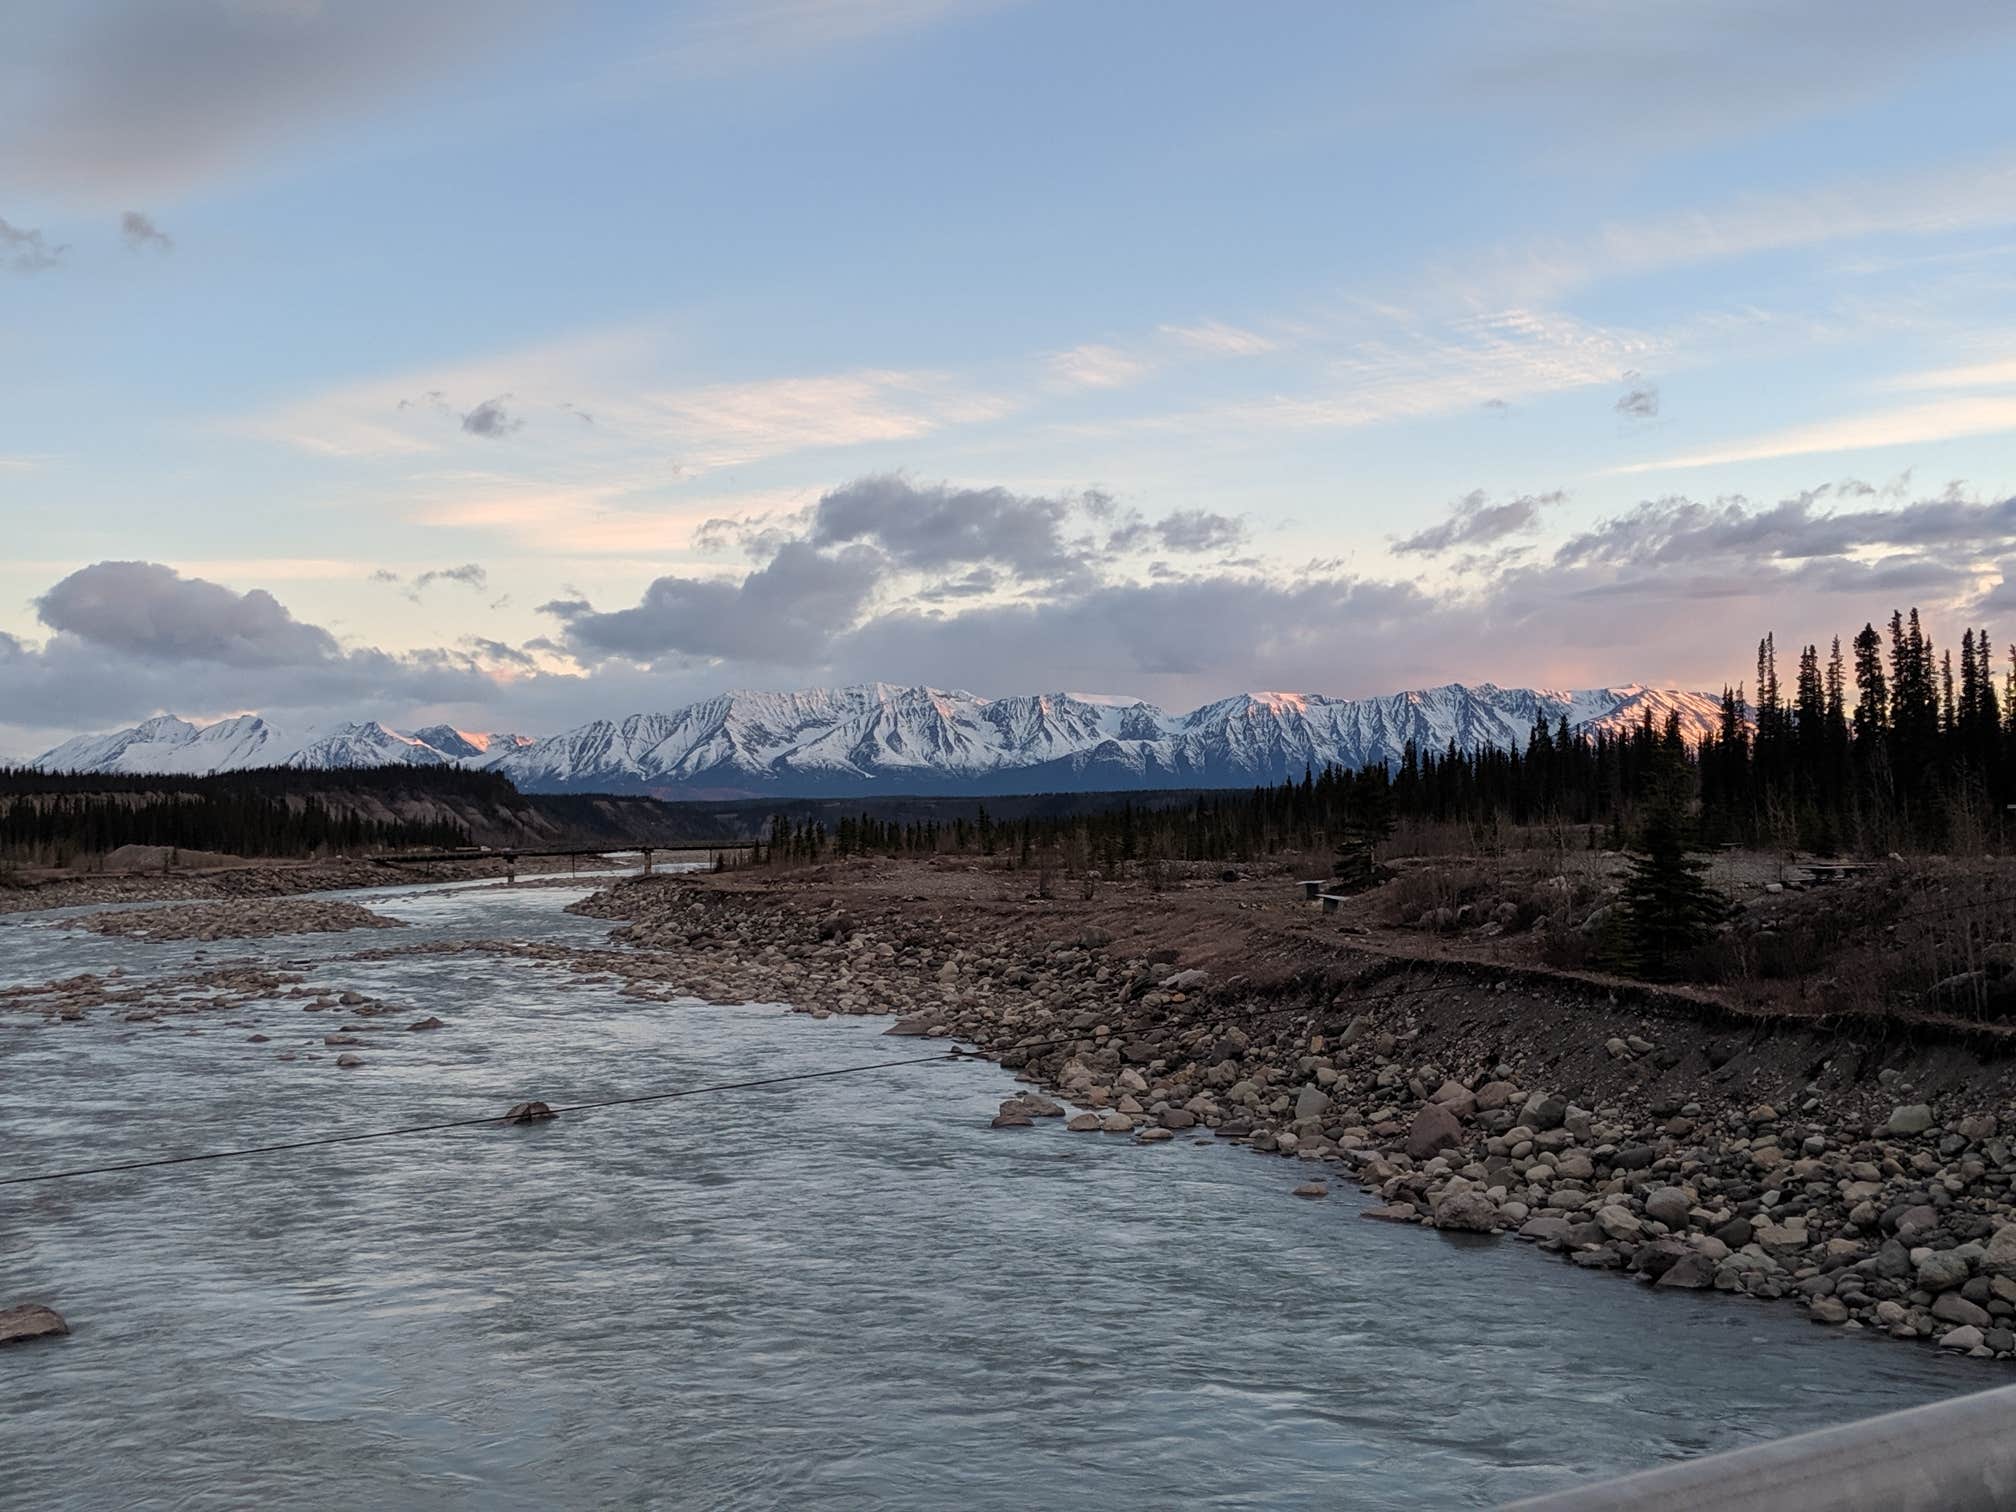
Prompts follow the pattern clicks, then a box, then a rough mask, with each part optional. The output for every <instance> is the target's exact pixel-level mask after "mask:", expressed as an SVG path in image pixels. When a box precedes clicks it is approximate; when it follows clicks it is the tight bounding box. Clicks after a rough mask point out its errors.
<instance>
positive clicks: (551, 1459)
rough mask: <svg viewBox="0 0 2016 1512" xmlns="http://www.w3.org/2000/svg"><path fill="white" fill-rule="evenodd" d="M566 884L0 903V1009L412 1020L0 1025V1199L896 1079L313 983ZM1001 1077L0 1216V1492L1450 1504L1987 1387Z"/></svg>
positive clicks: (10, 1501) (387, 981) (419, 1148)
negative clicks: (491, 1119)
mask: <svg viewBox="0 0 2016 1512" xmlns="http://www.w3.org/2000/svg"><path fill="white" fill-rule="evenodd" d="M587 891H588V888H587V887H586V886H582V887H579V888H560V887H532V888H519V889H507V888H502V887H497V886H491V885H486V886H476V887H471V886H459V887H446V888H421V889H410V888H409V889H396V890H386V891H385V892H384V893H382V894H359V893H348V894H344V895H343V896H344V897H346V898H349V899H351V900H353V901H360V902H365V903H367V904H368V905H369V906H371V907H373V908H375V909H377V910H378V911H380V912H382V913H385V914H388V915H391V916H393V917H396V918H398V919H400V920H403V921H404V922H405V923H406V924H407V925H408V926H410V927H408V928H406V929H404V930H399V931H367V932H355V933H350V934H329V935H313V936H290V937H281V938H276V939H268V940H252V941H224V942H220V943H216V944H212V945H208V946H203V945H199V944H194V943H162V942H148V941H145V940H134V939H119V938H101V937H98V936H95V935H89V934H84V933H80V932H76V931H71V930H59V929H56V928H53V927H51V921H52V919H53V918H54V917H56V916H54V915H16V916H13V917H11V918H5V919H0V987H4V986H7V985H12V984H16V983H27V982H40V981H45V980H49V979H52V978H55V977H61V976H68V975H71V974H73V973H75V972H78V971H82V970H92V971H99V972H104V971H109V970H111V969H113V968H118V967H123V968H125V969H126V970H127V971H128V972H129V973H131V974H132V975H134V976H139V977H146V976H152V975H158V974H162V973H165V972H171V971H183V970H186V969H188V967H189V966H190V964H191V963H192V962H196V963H198V964H214V963H217V962H221V961H225V960H232V961H237V960H248V959H253V960H259V961H263V962H268V963H296V964H297V965H299V966H300V967H302V968H303V969H305V970H306V971H307V972H308V974H309V978H310V980H311V981H312V982H314V983H316V984H318V985H319V984H323V983H328V984H331V985H334V986H338V987H343V988H354V989H356V990H359V991H361V992H364V993H366V994H368V995H372V996H376V997H379V998H382V999H385V1000H387V1001H391V1002H396V1003H398V1004H400V1005H401V1006H402V1008H403V1007H410V1008H411V1009H413V1010H414V1012H413V1014H412V1015H411V1016H412V1017H417V1016H419V1015H422V1014H428V1013H432V1014H437V1015H439V1016H440V1017H441V1018H442V1019H444V1020H446V1021H447V1027H446V1028H444V1029H440V1030H436V1031H433V1032H431V1033H425V1034H410V1033H406V1032H404V1031H403V1029H401V1028H400V1027H398V1026H400V1025H403V1024H404V1023H405V1022H406V1021H407V1017H408V1016H406V1015H403V1014H402V1016H400V1017H398V1018H396V1019H388V1022H391V1023H392V1024H393V1025H394V1027H393V1028H392V1029H391V1030H389V1031H386V1032H375V1031H374V1032H370V1033H367V1034H366V1035H365V1036H364V1038H365V1039H366V1040H367V1041H369V1042H370V1043H369V1044H367V1045H366V1046H365V1047H363V1048H361V1049H360V1050H359V1051H358V1052H357V1053H358V1054H360V1055H361V1056H362V1057H363V1059H364V1061H365V1064H364V1065H363V1066H362V1067H360V1068H358V1069H356V1070H350V1071H341V1070H338V1069H336V1068H335V1066H334V1064H333V1059H334V1056H335V1053H336V1052H335V1051H333V1050H325V1049H324V1048H323V1046H322V1044H321V1037H322V1035H323V1034H324V1033H325V1032H327V1031H329V1030H332V1029H334V1028H336V1027H337V1022H335V1021H339V1015H338V1014H337V1013H324V1014H319V1015H314V1016H312V1017H304V1016H303V1014H302V1012H301V1004H300V1002H299V1001H298V1000H289V999H284V998H283V999H274V1000H270V1001H262V1002H258V1003H255V1004H252V1005H249V1006H246V1007H243V1008H238V1009H232V1010H225V1011H222V1012H211V1013H207V1014H204V1015H202V1016H200V1017H196V1018H191V1019H172V1020H167V1021H165V1025H166V1026H165V1027H164V1025H163V1024H129V1023H126V1022H124V1021H123V1019H122V1018H121V1017H120V1015H119V1014H118V1013H117V1012H115V1011H113V1010H108V1009H100V1010H96V1011H94V1012H93V1013H92V1014H91V1015H90V1018H89V1021H87V1022H85V1023H82V1024H44V1023H43V1022H42V1021H41V1019H40V1017H39V1016H36V1017H35V1018H34V1019H33V1020H32V1022H31V1020H30V1019H29V1018H28V1017H27V1016H25V1015H22V1014H20V1013H9V1012H7V1011H6V1008H7V1005H6V1004H4V1003H0V1174H7V1175H13V1174H25V1173H29V1172H33V1171H38V1170H49V1169H57V1168H67V1167H73V1166H80V1165H89V1164H98V1163H102V1162H116V1161H120V1160H132V1159H143V1158H147V1157H150V1156H154V1155H160V1154H164V1153H180V1152H183V1151H193V1150H201V1149H208V1148H213V1147H227V1146H234V1145H245V1144H258V1143H267V1142H275V1141H282V1140H287V1139H297V1138H303V1137H309V1136H313V1135H318V1134H326V1133H333V1132H347V1131H350V1130H355V1129H362V1128H372V1127H378V1126H388V1125H404V1124H410V1123H424V1122H429V1121H433V1120H437V1119H451V1118H459V1117H479V1116H482V1115H485V1114H488V1113H492V1112H499V1111H502V1109H503V1108H504V1107H505V1106H506V1105H508V1104H510V1103H512V1102H516V1101H521V1100H523V1099H526V1098H529V1097H537V1098H541V1099H544V1100H546V1101H548V1102H552V1103H563V1102H565V1103H573V1102H579V1101H589V1100H596V1099H601V1098H609V1097H619V1096H625V1095H631V1094H638V1093H645V1092H653V1091H660V1090H664V1089H668V1088H675V1087H686V1086H697V1085H701V1084H707V1083H715V1082H724V1081H739V1080H748V1079H752V1078H756V1077H765V1076H776V1075H784V1074H790V1073H794V1072H802V1071H816V1070H824V1069H829V1068H833V1067H838V1066H845V1065H850V1064H855V1063H860V1062H868V1061H878V1060H884V1059H888V1058H891V1057H892V1055H906V1054H912V1053H914V1054H928V1053H929V1050H928V1048H927V1047H925V1046H924V1045H922V1044H921V1043H920V1042H919V1041H916V1040H890V1039H885V1038H882V1037H881V1035H882V1030H883V1029H884V1028H885V1027H886V1026H887V1025H886V1021H884V1020H875V1019H866V1020H864V1019H847V1018H835V1019H832V1020H830V1021H825V1022H816V1023H815V1022H813V1021H811V1020H809V1019H807V1018H805V1017H804V1016H802V1015H792V1014H787V1013H786V1012H784V1011H783V1010H782V1009H781V1008H777V1007H765V1006H740V1007H719V1006H711V1005H706V1004H702V1003H699V1002H680V1003H675V1004H669V1005H668V1004H652V1003H640V1002H637V1001H633V1000H630V999H626V998H625V997H623V996H622V995H621V994H620V990H619V984H617V983H614V982H606V983H599V984H598V983H592V982H591V983H586V984H584V983H583V981H582V979H581V978H579V977H578V976H570V975H569V974H568V973H567V972H565V971H562V970H559V969H557V968H553V967H548V966H543V965H536V964H529V963H526V962H524V961H522V960H513V959H510V958H506V957H502V956H495V955H488V954H461V955H434V956H427V955H416V956H410V957H401V958H397V959H393V960H388V961H380V962H354V961H346V960H344V958H345V957H347V956H350V955H352V954H354V953H355V952H357V951H360V950H372V949H381V948H384V947H386V946H404V945H412V944H417V943H422V942H426V941H430V940H451V939H458V938H460V939H473V938H486V939H497V938H503V939H512V940H528V941H559V942H566V943H572V944H579V945H599V944H601V943H603V942H604V941H605V940H606V936H607V932H608V925H607V924H606V922H604V921H599V920H594V919H584V918H577V917H574V916H572V915H569V914H567V913H564V912H563V911H562V910H563V908H564V906H565V905H566V904H567V903H569V902H571V901H573V900H574V899H575V898H577V897H580V896H584V895H585V894H586V892H587ZM205 952H207V954H206V953H205ZM192 1024H194V1025H200V1026H201V1029H200V1032H196V1033H192V1032H190V1026H191V1025H192ZM227 1024H228V1025H229V1026H236V1027H228V1026H227ZM254 1029H256V1031H257V1032H262V1033H264V1034H266V1035H268V1036H269V1042H268V1043H265V1044H253V1043H250V1042H248V1038H247V1036H248V1034H250V1033H251V1032H254ZM288 1049H292V1050H295V1051H297V1052H298V1053H299V1055H300V1058H299V1059H297V1060H294V1061H291V1062H288V1061H281V1060H280V1059H278V1055H279V1053H281V1052H282V1051H284V1050H288ZM1016 1086H1017V1083H1015V1082H1014V1080H1013V1079H1012V1078H1011V1077H1010V1076H1009V1074H1008V1073H1006V1072H1004V1071H1002V1070H1001V1069H1000V1068H998V1067H996V1066H993V1065H990V1064H985V1063H980V1062H970V1061H942V1062H932V1063H930V1064H923V1065H910V1066H902V1067H896V1068H891V1069H886V1070H880V1071H875V1072H873V1073H868V1074H863V1075H860V1076H850V1077H840V1078H834V1079H830V1080H820V1081H809V1082H800V1083H795V1084H786V1085H779V1086H770V1087H761V1088H751V1089H745V1090H741V1091H732V1092H722V1093H716V1094H712V1095H708V1096H705V1097H698V1098H693V1099H688V1100H682V1101H675V1102H662V1103H652V1104H642V1105H636V1106H630V1107H622V1108H611V1109H605V1110H601V1111H595V1112H586V1113H578V1114H570V1115H567V1116H565V1117H562V1118H560V1119H557V1120H555V1121H553V1122H551V1123H548V1124H542V1125H535V1126H530V1127H519V1128H502V1127H497V1126H487V1127H482V1128H476V1129H462V1130H454V1131H449V1132H443V1133H433V1134H425V1135H415V1136H411V1137H406V1138H401V1139H393V1140H385V1141H376V1142H368V1143H359V1144H351V1145H340V1146H335V1147H333V1148H322V1149H316V1150H307V1151H300V1152H293V1153H286V1154H275V1155H267V1156H258V1157H253V1158H247V1159H238V1160H227V1161H218V1162H212V1163H205V1164H195V1165H185V1166H172V1167H165V1168H156V1169H152V1170H145V1171H135V1172H128V1173H122V1174H116V1175H107V1176H94V1177H82V1178H77V1179H72V1180H67V1181H59V1182H50V1183H42V1184H36V1185H29V1186H15V1187H11V1188H0V1306H5V1305H9V1304H11V1303H14V1302H19V1301H28V1300H35V1301H42V1302H46V1303H49V1304H50V1305H53V1306H55V1307H57V1308H58V1309H60V1310H61V1311H62V1312H63V1313H64V1314H65V1315H66V1316H67V1318H68V1319H69V1321H70V1324H71V1326H72V1329H73V1333H72V1336H71V1337H69V1338H67V1339H60V1340H54V1341H48V1342H43V1343H38V1344H33V1345H24V1346H19V1347H16V1348H13V1349H9V1350H6V1351H4V1352H0V1504H4V1505H6V1506H9V1507H17V1506H18V1507H35V1508H78V1509H85V1508H89V1509H99V1508H105V1507H112V1506H119V1507H161V1508H177V1509H182V1508H210V1507H220V1508H221V1507H243V1506H258V1507H261V1508H264V1509H273V1508H326V1507H332V1506H345V1507H372V1508H407V1507H412V1508H422V1507H425V1508H441V1507H454V1508H462V1507H468V1508H477V1507H481V1508H517V1507H525V1508H548V1507H553V1506H587V1505H600V1506H663V1507H682V1508H683V1507H709V1508H772V1507H812V1506H816V1507H822V1508H823V1507H840V1508H868V1507H893V1508H918V1509H923V1508H941V1507H948V1506H959V1507H964V1508H1003V1509H1016V1512H1021V1509H1026V1508H1029V1507H1042V1506H1061V1505H1067V1504H1068V1505H1085V1506H1117V1505H1133V1506H1175V1505H1183V1506H1187V1507H1285V1508H1300V1507H1310V1508H1313V1507H1368V1508H1388V1507H1395V1508H1397V1507H1454V1506H1490V1505H1493V1504H1495V1503H1497V1502H1499V1501H1502V1500H1506V1499H1509V1498H1512V1497H1515V1496H1519V1495H1526V1494H1531V1493H1533V1492H1536V1491H1540V1490H1544V1489H1548V1488H1552V1487H1556V1486H1560V1485H1564V1484H1568V1483H1572V1482H1574V1481H1577V1480H1581V1479H1586V1478H1589V1477H1591V1476H1595V1475H1600V1474H1604V1473H1609V1472H1618V1471H1623V1470H1628V1469H1634V1468H1639V1467H1642V1466H1646V1465H1649V1464H1652V1463H1654V1462H1656V1461H1660V1460H1665V1459H1671V1458H1676V1457H1680V1456H1687V1455H1694V1454H1700V1453H1703V1452H1707V1451H1712V1450H1718V1449H1725V1448H1730V1447H1734V1446H1737V1445H1740V1444H1744V1443H1748V1442H1753V1441H1756V1440H1758V1439H1761V1438H1765V1437H1773V1436H1777V1435H1780V1434H1784V1433H1789V1432H1795V1431H1799V1430H1802V1429H1806V1428H1811V1427H1817V1426H1820V1425H1823V1424H1829V1423H1835V1422H1841V1421H1845V1420H1848V1419H1852V1418H1855V1417H1859V1416H1863V1415H1867V1414H1870V1413H1875V1412H1880V1411H1885V1410H1889V1409H1893V1408H1898V1407H1904V1406H1910V1405H1914V1404H1917V1403H1920V1402H1925V1401H1929V1400H1932V1399H1935V1398H1938V1397H1941V1396H1947V1395H1952V1394H1955V1393H1959V1392H1963V1391H1971V1390H1979V1389H1985V1388H1987V1387H1990V1386H1994V1385H1999V1384H2002V1378H2001V1376H2000V1375H1999V1373H1991V1372H1989V1371H1986V1370H1983V1369H1981V1368H1980V1367H1979V1366H1978V1365H1977V1364H1975V1363H1973V1362H1968V1361H1963V1360H1955V1359H1951V1358H1945V1357H1941V1356H1939V1355H1937V1354H1935V1353H1934V1352H1932V1351H1930V1350H1925V1349H1919V1348H1912V1347H1907V1346H1902V1345H1897V1344H1892V1343H1888V1342H1884V1341H1879V1340H1875V1339H1871V1338H1868V1337H1862V1336H1857V1335H1856V1334H1854V1333H1853V1332H1849V1331H1843V1330H1829V1329H1822V1328H1818V1327H1815V1326H1813V1325H1812V1324H1810V1323H1808V1322H1806V1321H1805V1320H1804V1318H1803V1316H1802V1315H1801V1314H1800V1313H1799V1312H1798V1311H1796V1310H1795V1309H1794V1308H1792V1307H1791V1306H1789V1305H1785V1306H1775V1307H1773V1306H1763V1305H1759V1304H1756V1303H1752V1302H1747V1301H1738V1300H1732V1299H1729V1298H1725V1297H1720V1296H1716V1295H1714V1294H1680V1295H1674V1294H1670V1293H1664V1292H1662V1293H1658V1294H1655V1293H1653V1292H1652V1291H1650V1290H1648V1289H1646V1288H1644V1287H1642V1286H1640V1285H1637V1284H1634V1283H1631V1282H1628V1281H1624V1280H1621V1279H1619V1278H1616V1277H1614V1276H1595V1275H1589V1274H1585V1273H1582V1272H1579V1271H1577V1270H1575V1269H1574V1268H1573V1267H1571V1266H1566V1265H1563V1264H1562V1263H1561V1262H1560V1261H1559V1260H1558V1259H1552V1258H1549V1257H1546V1256H1543V1255H1541V1254H1539V1253H1537V1252H1535V1251H1533V1250H1532V1249H1531V1248H1529V1247H1527V1246H1523V1245H1519V1244H1516V1243H1514V1242H1512V1241H1510V1240H1507V1239H1498V1240H1491V1239H1478V1238H1472V1237H1457V1236H1444V1235H1438V1234H1435V1233H1432V1232H1429V1231H1425V1230H1422V1229H1417V1228H1403V1227H1393V1226H1389V1225H1386V1224H1381V1223H1369V1222H1364V1221H1362V1220H1361V1219H1360V1218H1359V1217H1358V1216H1357V1215H1358V1213H1359V1211H1360V1209H1361V1208H1362V1207H1363V1206H1365V1203H1364V1201H1363V1199H1362V1198H1361V1197H1360V1196H1359V1195H1358V1194H1357V1193H1356V1191H1355V1189H1354V1188H1352V1187H1351V1186H1350V1185H1349V1184H1348V1183H1344V1182H1338V1183H1335V1184H1334V1186H1335V1195H1333V1196H1332V1197H1330V1198H1329V1199H1328V1200H1326V1201H1320V1202H1308V1201H1299V1200H1295V1199H1292V1198H1291V1197H1290V1196H1289V1195H1288V1192H1289V1188H1290V1187H1292V1186H1293V1185H1294V1184H1295V1183H1296V1182H1297V1181H1299V1180H1300V1179H1301V1178H1302V1177H1303V1175H1304V1174H1305V1172H1306V1167H1302V1166H1299V1165H1296V1164H1294V1163H1291V1162H1287V1161H1282V1160H1278V1159H1269V1158H1263V1157H1260V1156H1256V1155H1254V1154H1251V1153H1249V1152H1247V1151H1244V1150H1242V1149H1239V1148H1236V1147H1234V1146H1230V1145H1226V1144H1223V1143H1220V1142H1217V1141H1206V1142H1202V1143H1196V1142H1192V1141H1190V1140H1188V1139H1180V1138H1179V1139H1178V1140H1176V1141H1174V1142H1172V1143H1168V1144H1163V1145H1159V1146H1137V1145H1135V1144H1133V1143H1132V1142H1131V1141H1128V1140H1124V1139H1116V1138H1111V1137H1109V1136H1102V1135H1073V1134H1067V1133H1065V1132H1064V1131H1063V1130H1062V1129H1061V1128H1060V1127H1058V1123H1059V1121H1058V1120H1045V1121H1040V1122H1039V1124H1038V1126H1037V1127H1035V1128H1031V1129H1009V1130H998V1131H997V1130H991V1129H989V1128H988V1126H987V1124H988V1119H989V1118H990V1117H991V1116H992V1114H993V1113H994V1110H995V1107H996V1105H997V1104H998V1103H999V1101H1000V1100H1001V1098H1002V1097H1003V1096H1005V1095H1007V1094H1008V1093H1009V1092H1011V1091H1013V1090H1014V1089H1015V1087H1016Z"/></svg>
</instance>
